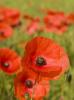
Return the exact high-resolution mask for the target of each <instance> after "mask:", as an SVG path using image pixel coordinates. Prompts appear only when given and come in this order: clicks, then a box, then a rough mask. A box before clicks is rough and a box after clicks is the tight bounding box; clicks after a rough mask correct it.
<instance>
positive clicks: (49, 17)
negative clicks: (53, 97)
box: [0, 8, 73, 100]
mask: <svg viewBox="0 0 74 100" xmlns="http://www.w3.org/2000/svg"><path fill="white" fill-rule="evenodd" d="M24 18H25V19H26V20H28V21H29V23H28V25H27V27H26V31H27V33H28V34H30V35H32V34H34V33H35V32H38V31H42V32H43V31H48V32H55V33H57V34H62V33H63V32H65V31H66V30H67V27H68V26H69V25H70V24H72V23H73V15H72V14H70V15H69V16H65V14H64V13H63V12H55V11H51V10H50V11H48V12H47V13H46V15H45V16H44V17H43V19H42V23H43V24H44V25H43V26H42V24H41V20H40V18H39V17H36V18H33V17H31V16H29V15H24ZM19 23H20V13H19V11H18V10H15V9H9V8H0V40H4V39H5V38H8V37H10V36H12V34H13V30H12V27H11V26H17V25H18V24H19ZM24 52H25V53H24V56H23V57H20V56H19V55H18V54H17V53H16V52H15V51H14V50H11V49H10V48H0V70H2V71H3V72H5V73H7V74H8V75H11V74H16V77H15V79H14V94H15V96H16V98H18V99H19V100H26V97H25V95H26V94H28V95H29V97H30V98H31V99H33V100H43V98H44V97H45V96H46V95H48V94H49V92H50V84H49V81H50V80H57V79H59V78H60V76H61V75H62V74H64V72H65V71H67V70H68V68H69V58H68V55H67V53H66V52H65V50H64V49H63V47H61V46H60V45H59V44H58V43H56V42H55V41H54V40H52V39H48V38H45V37H40V36H37V37H35V38H33V39H32V40H30V41H28V42H27V43H26V46H25V49H24Z"/></svg>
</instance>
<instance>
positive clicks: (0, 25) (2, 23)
mask: <svg viewBox="0 0 74 100" xmlns="http://www.w3.org/2000/svg"><path fill="white" fill-rule="evenodd" d="M19 23H20V12H19V11H18V10H17V9H10V8H0V41H2V40H4V39H7V38H9V37H11V36H12V34H13V31H12V30H13V29H12V27H14V26H17V25H18V24H19Z"/></svg>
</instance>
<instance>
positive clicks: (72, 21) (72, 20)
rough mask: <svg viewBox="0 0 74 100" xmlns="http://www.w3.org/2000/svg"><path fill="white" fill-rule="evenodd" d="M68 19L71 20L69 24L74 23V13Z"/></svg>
mask: <svg viewBox="0 0 74 100" xmlns="http://www.w3.org/2000/svg"><path fill="white" fill-rule="evenodd" d="M67 18H68V20H69V23H71V24H72V23H74V13H71V14H69V15H68V17H67Z"/></svg>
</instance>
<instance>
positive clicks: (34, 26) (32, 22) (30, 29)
mask: <svg viewBox="0 0 74 100" xmlns="http://www.w3.org/2000/svg"><path fill="white" fill-rule="evenodd" d="M24 18H25V19H27V20H29V22H28V25H27V26H26V29H25V30H26V32H27V33H28V34H29V35H32V34H34V33H35V32H37V31H38V30H39V22H40V19H39V18H38V17H37V18H33V17H31V16H29V15H25V16H24Z"/></svg>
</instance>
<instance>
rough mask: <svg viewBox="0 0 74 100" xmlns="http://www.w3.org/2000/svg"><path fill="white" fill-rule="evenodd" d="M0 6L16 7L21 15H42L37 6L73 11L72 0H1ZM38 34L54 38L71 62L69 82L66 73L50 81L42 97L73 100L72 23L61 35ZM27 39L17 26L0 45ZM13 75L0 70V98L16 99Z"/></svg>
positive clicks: (73, 47) (14, 47)
mask: <svg viewBox="0 0 74 100" xmlns="http://www.w3.org/2000/svg"><path fill="white" fill-rule="evenodd" d="M0 7H10V8H18V9H19V10H20V12H21V14H22V15H23V14H24V13H29V14H31V15H32V16H40V17H42V16H43V14H42V13H41V11H39V8H50V9H55V10H57V11H63V12H65V13H70V12H74V0H1V1H0ZM22 22H23V20H22ZM40 35H41V36H44V37H48V38H52V39H54V40H55V41H57V42H58V43H59V44H60V45H62V46H63V47H64V48H65V49H66V51H67V53H68V55H69V59H70V64H71V65H70V72H69V74H71V75H72V80H71V82H70V81H69V79H68V77H67V75H66V74H65V75H63V76H62V77H61V78H60V80H57V81H51V82H50V84H51V90H50V93H49V96H48V97H46V98H44V100H74V77H73V76H74V25H72V26H70V27H69V28H68V31H67V32H65V33H64V34H63V35H61V36H58V35H55V34H52V33H47V34H46V33H41V34H40ZM28 39H30V36H28V35H27V34H26V33H25V34H24V33H23V31H22V29H21V28H20V27H18V28H16V29H15V30H14V34H13V36H12V37H11V38H9V39H6V40H4V41H3V42H0V47H10V46H11V45H12V44H16V43H17V42H20V41H23V40H24V41H26V40H28ZM13 49H15V50H16V51H17V52H18V53H19V54H20V55H22V54H23V53H22V52H23V50H22V49H21V48H20V46H18V45H14V46H13ZM21 51H22V52H21ZM14 77H15V75H14V76H8V75H6V74H5V73H4V72H2V71H0V100H16V98H15V96H14V93H13V90H14V87H13V78H14Z"/></svg>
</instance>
